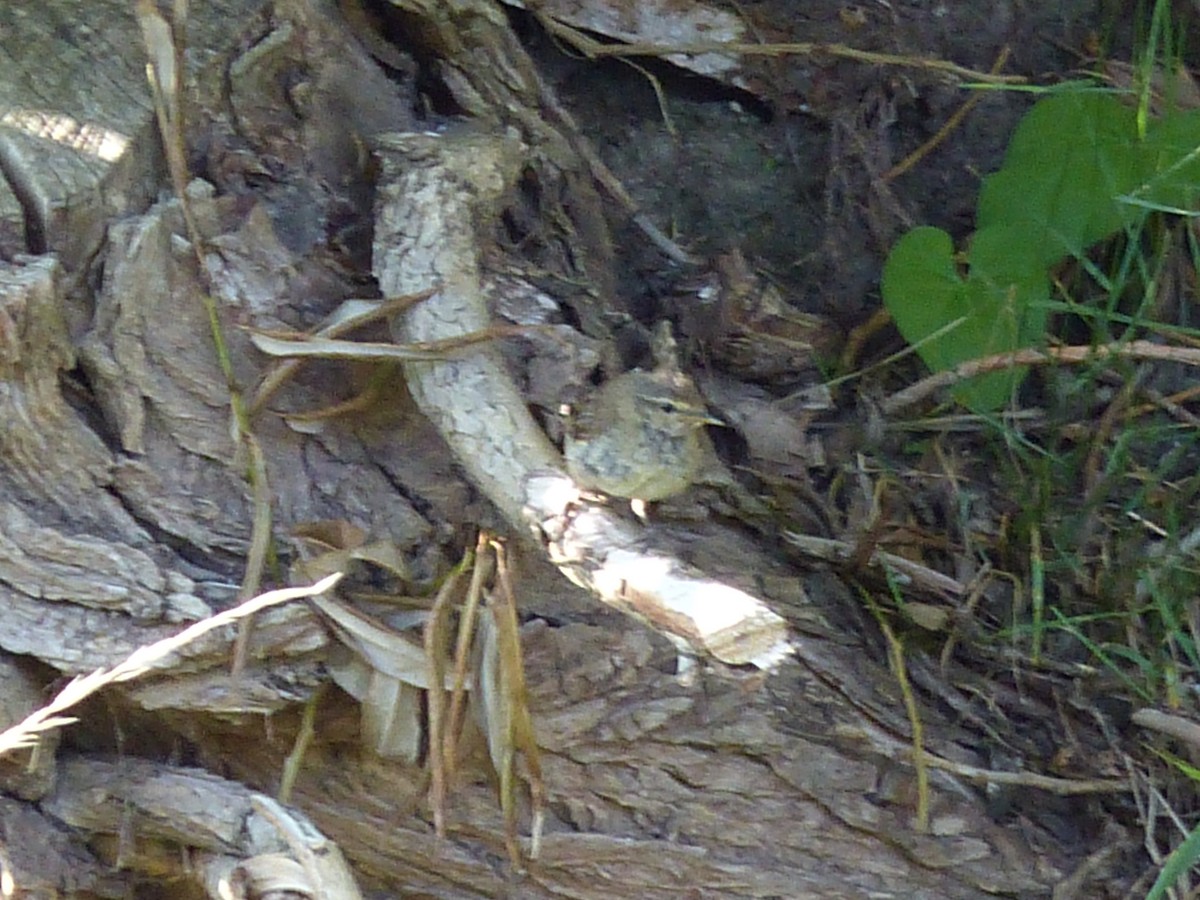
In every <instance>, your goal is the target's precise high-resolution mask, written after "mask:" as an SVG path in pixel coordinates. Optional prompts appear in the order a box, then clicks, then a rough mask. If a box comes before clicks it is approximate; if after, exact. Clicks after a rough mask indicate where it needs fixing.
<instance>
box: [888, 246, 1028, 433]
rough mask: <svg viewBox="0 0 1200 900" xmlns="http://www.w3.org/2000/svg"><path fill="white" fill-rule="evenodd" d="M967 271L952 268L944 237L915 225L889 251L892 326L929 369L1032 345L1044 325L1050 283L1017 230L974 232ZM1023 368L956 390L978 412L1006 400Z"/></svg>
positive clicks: (975, 380)
mask: <svg viewBox="0 0 1200 900" xmlns="http://www.w3.org/2000/svg"><path fill="white" fill-rule="evenodd" d="M971 260H972V264H971V270H970V274H969V275H968V276H967V277H966V278H963V277H962V276H960V275H959V273H958V272H957V270H956V268H955V265H954V245H953V243H952V242H951V240H950V236H949V235H947V234H946V233H945V232H944V231H941V230H940V229H937V228H928V227H926V228H916V229H913V230H912V231H910V232H908V234H906V235H904V237H902V238H901V239H900V240H899V241H898V242H897V244H896V246H895V247H893V248H892V252H891V254H890V255H889V256H888V260H887V264H886V265H885V266H884V271H883V299H884V303H885V304H886V306H887V308H888V310H889V311H890V312H891V314H892V318H893V319H894V320H895V322H896V327H897V328H899V329H900V333H901V334H902V335H904V338H905V339H906V340H907V341H908V342H909V343H910V344H912V345H913V346H914V347H915V348H916V350H917V353H918V354H919V355H920V356H921V358H922V359H923V360H924V361H925V363H926V364H927V365H928V366H929V367H930V368H931V369H933V370H934V371H944V370H947V369H951V368H953V367H954V366H956V365H958V364H959V363H961V362H964V361H966V360H969V359H976V358H978V357H982V356H990V355H992V354H996V353H1006V352H1009V351H1012V350H1016V349H1019V348H1021V347H1026V346H1029V345H1030V344H1033V343H1036V342H1037V341H1038V340H1039V339H1040V337H1041V335H1042V332H1043V330H1044V329H1045V323H1046V300H1047V299H1048V283H1047V278H1046V274H1045V267H1044V265H1043V264H1042V262H1041V261H1040V258H1039V255H1038V252H1037V248H1036V247H1033V246H1031V245H1030V244H1029V242H1028V240H1027V239H1026V232H1025V229H1023V228H1012V227H993V228H988V229H983V230H981V231H980V232H979V233H978V234H976V235H975V239H974V242H973V247H972V252H971ZM1024 377H1025V369H1024V368H1012V369H1006V370H1004V371H999V372H994V373H989V374H986V375H980V376H977V377H975V378H971V379H968V380H966V381H964V382H962V383H961V384H960V385H958V386H957V387H956V388H955V391H954V394H955V397H956V399H958V400H959V401H960V402H962V403H964V404H965V405H967V406H969V407H971V408H972V409H975V410H978V411H984V410H990V409H995V408H996V407H998V406H1001V405H1002V404H1004V403H1005V402H1006V401H1007V400H1008V399H1009V398H1010V397H1011V396H1012V393H1013V391H1014V390H1015V389H1016V388H1017V387H1018V386H1019V385H1020V382H1021V381H1022V380H1023V379H1024Z"/></svg>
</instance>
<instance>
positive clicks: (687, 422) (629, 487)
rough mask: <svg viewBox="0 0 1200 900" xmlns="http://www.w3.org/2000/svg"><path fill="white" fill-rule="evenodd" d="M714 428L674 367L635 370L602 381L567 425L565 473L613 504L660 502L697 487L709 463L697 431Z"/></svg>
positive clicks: (697, 396)
mask: <svg viewBox="0 0 1200 900" xmlns="http://www.w3.org/2000/svg"><path fill="white" fill-rule="evenodd" d="M721 424H723V423H722V422H721V420H720V419H715V418H713V417H712V416H710V415H709V414H708V412H707V410H706V409H705V408H704V399H703V398H702V397H701V396H700V392H699V391H698V390H696V386H695V384H693V383H692V380H691V379H690V378H688V377H687V376H686V375H684V374H683V373H682V372H680V371H678V370H677V369H676V368H674V367H663V368H658V369H654V370H652V371H648V372H647V371H642V370H639V369H634V370H633V371H631V372H626V373H625V374H623V375H618V376H617V377H616V378H613V379H610V380H609V381H607V382H605V383H604V385H603V386H602V387H601V388H600V390H599V391H597V392H596V394H595V395H594V396H593V397H592V398H591V401H590V402H589V403H588V404H587V405H586V406H585V407H584V408H583V409H582V410H581V411H580V413H579V415H578V417H577V418H576V420H575V421H574V422H573V423H572V427H571V428H570V429H569V433H568V434H567V436H566V440H565V443H564V448H563V449H564V452H565V455H566V459H567V472H568V473H570V475H571V477H572V478H574V479H575V481H576V482H577V483H578V484H579V485H580V486H582V487H585V488H590V489H592V490H597V491H603V492H604V493H606V494H611V495H613V496H614V497H627V498H629V499H631V500H640V501H654V500H663V499H665V498H667V497H671V496H674V495H675V494H678V493H680V492H682V491H683V490H685V489H686V488H687V487H688V486H689V485H690V484H692V483H693V482H694V481H696V480H697V478H698V476H699V475H700V473H701V471H702V470H703V469H704V468H705V467H706V465H707V462H708V457H707V455H706V453H705V446H706V445H705V444H704V442H703V440H702V436H701V434H700V430H701V428H703V427H704V426H705V425H721Z"/></svg>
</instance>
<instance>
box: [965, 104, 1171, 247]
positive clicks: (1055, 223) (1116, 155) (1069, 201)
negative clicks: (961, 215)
mask: <svg viewBox="0 0 1200 900" xmlns="http://www.w3.org/2000/svg"><path fill="white" fill-rule="evenodd" d="M1149 171H1150V170H1149V168H1148V165H1147V159H1146V155H1145V151H1144V148H1143V147H1142V146H1141V142H1140V141H1139V140H1138V133H1137V119H1136V111H1135V110H1134V109H1133V107H1132V106H1127V105H1124V104H1122V103H1121V102H1120V101H1119V100H1118V99H1117V98H1116V97H1114V96H1113V95H1111V94H1102V93H1097V92H1094V91H1086V92H1085V91H1069V92H1064V93H1061V94H1054V95H1052V96H1050V97H1047V98H1046V99H1044V100H1041V101H1039V102H1038V103H1037V105H1035V106H1034V107H1033V108H1032V109H1031V110H1030V111H1029V112H1028V113H1027V114H1026V115H1025V118H1024V119H1022V120H1021V124H1020V125H1019V126H1018V127H1017V130H1016V133H1015V134H1014V135H1013V137H1012V141H1011V142H1010V143H1009V145H1008V152H1007V153H1006V154H1005V157H1004V166H1003V168H1001V170H1000V171H999V172H997V173H995V174H994V175H990V176H988V177H987V178H986V179H984V183H983V187H982V189H981V190H980V194H979V206H978V214H977V218H976V223H977V225H978V227H979V228H981V229H982V228H987V227H988V226H991V225H1023V226H1024V227H1025V228H1026V229H1028V240H1029V242H1030V244H1031V245H1033V246H1036V247H1038V248H1040V251H1041V253H1040V255H1041V258H1042V261H1043V263H1044V264H1045V265H1046V266H1050V265H1053V264H1054V263H1056V262H1058V260H1060V259H1062V257H1064V256H1067V255H1074V256H1081V255H1082V254H1083V253H1084V252H1086V250H1087V248H1088V247H1090V246H1091V245H1092V244H1094V243H1096V242H1097V241H1099V240H1101V239H1103V238H1104V237H1106V236H1108V235H1110V234H1112V233H1113V232H1114V231H1116V230H1117V229H1118V228H1120V227H1122V225H1125V224H1127V223H1128V222H1129V221H1131V220H1132V218H1133V217H1134V216H1136V215H1137V213H1136V211H1135V210H1133V209H1132V208H1131V207H1129V206H1127V205H1123V204H1118V203H1116V202H1114V198H1116V197H1118V196H1120V195H1123V194H1127V193H1129V192H1130V191H1133V190H1134V189H1136V188H1137V187H1138V185H1140V184H1141V183H1142V182H1143V180H1144V179H1145V176H1146V174H1147V173H1148V172H1149Z"/></svg>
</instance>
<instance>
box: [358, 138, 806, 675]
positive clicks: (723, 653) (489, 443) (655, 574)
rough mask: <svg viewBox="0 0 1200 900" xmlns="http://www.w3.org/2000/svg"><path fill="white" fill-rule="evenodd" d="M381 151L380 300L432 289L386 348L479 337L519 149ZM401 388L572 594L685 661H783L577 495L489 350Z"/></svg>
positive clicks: (426, 367) (783, 638)
mask: <svg viewBox="0 0 1200 900" xmlns="http://www.w3.org/2000/svg"><path fill="white" fill-rule="evenodd" d="M379 145H380V146H379V151H380V160H381V176H380V184H379V194H378V201H377V202H378V206H377V210H376V217H375V247H374V260H375V263H374V265H375V274H376V277H377V278H378V279H379V285H380V288H381V289H382V291H383V292H384V294H385V295H388V296H392V295H399V294H409V293H416V292H417V291H420V290H424V289H427V288H429V287H431V286H434V285H436V286H437V287H438V290H437V292H436V293H435V294H434V295H433V296H432V297H431V298H430V299H429V300H427V301H425V302H424V303H422V304H419V305H418V306H416V307H415V308H414V309H412V310H410V311H409V312H407V313H406V314H405V315H404V316H402V317H397V318H396V319H395V320H393V322H392V334H393V336H394V337H395V338H396V339H397V340H400V341H406V342H407V341H438V340H445V339H447V338H453V337H459V336H462V335H464V334H469V333H471V332H474V331H479V330H481V329H484V328H487V327H488V324H489V315H488V311H487V305H486V303H485V301H484V290H483V285H482V278H483V274H482V272H481V269H480V251H479V240H480V237H479V235H480V233H481V230H482V229H486V228H487V227H488V226H489V224H490V223H491V222H492V221H493V220H494V219H495V218H496V216H497V215H498V213H499V211H500V209H501V207H502V204H503V200H504V198H505V196H506V194H507V192H508V190H509V188H510V186H511V185H513V184H514V183H515V180H516V178H517V175H518V173H519V171H520V168H521V165H522V162H523V159H524V157H525V156H526V155H527V151H526V149H525V147H524V146H523V145H522V144H521V143H520V141H518V140H517V139H515V138H513V137H511V136H504V137H502V136H498V135H487V134H471V135H456V136H447V137H439V136H436V135H428V134H420V135H418V134H410V135H387V136H383V137H381V139H380V142H379ZM405 376H406V378H407V379H408V384H409V388H410V391H411V393H412V395H413V398H414V400H415V401H416V403H417V405H418V407H419V408H420V409H421V411H422V413H424V414H425V415H426V416H427V417H428V418H429V419H430V421H431V422H433V424H434V426H435V427H436V428H437V429H438V431H439V432H440V433H441V434H442V436H443V438H444V439H445V440H446V442H447V444H449V446H450V447H451V448H452V450H453V452H454V453H455V455H456V457H457V458H458V461H459V462H460V463H461V465H462V467H463V469H464V470H465V471H466V473H467V475H468V476H469V477H470V478H471V480H472V481H473V482H474V483H475V485H476V486H477V487H479V489H480V490H481V491H483V493H484V494H485V495H486V496H487V497H488V498H489V499H491V501H492V502H493V503H494V504H495V505H496V507H497V508H498V509H499V510H500V512H501V513H502V514H503V516H504V517H505V519H506V520H507V521H508V523H509V524H510V525H511V526H512V527H513V528H514V529H517V530H518V531H525V529H527V528H529V527H530V526H531V525H532V526H533V528H534V531H535V534H536V535H537V537H538V539H539V541H541V542H542V543H543V545H545V546H546V547H547V550H548V552H549V554H550V557H551V559H552V560H553V561H554V562H555V564H556V565H558V566H559V568H560V569H562V571H563V572H564V573H565V574H566V575H567V576H568V577H569V578H571V579H572V580H573V581H575V582H576V583H578V584H581V585H583V586H584V587H587V588H589V589H590V590H592V591H593V592H594V593H595V594H596V595H597V596H598V597H599V598H600V599H601V600H603V601H604V602H605V603H609V604H611V605H613V606H616V607H617V608H619V609H621V610H623V611H625V612H627V613H630V614H632V615H635V616H636V617H637V618H639V619H641V620H642V621H644V622H647V623H649V624H651V625H652V626H653V627H654V628H655V629H657V630H659V631H661V632H662V633H663V634H665V635H667V636H668V637H669V638H671V639H672V640H673V641H674V642H675V643H676V645H677V646H679V647H681V648H682V649H684V650H685V651H687V652H688V653H692V654H696V655H699V656H711V657H714V658H716V659H718V660H720V661H722V662H726V663H730V664H734V665H739V664H753V665H756V666H758V667H760V668H764V669H769V668H771V667H773V666H774V665H775V664H776V663H777V662H778V661H780V660H781V659H782V658H784V657H785V656H786V655H787V653H788V651H789V645H788V639H787V623H786V621H785V620H784V619H783V618H781V617H780V616H778V615H776V614H775V613H774V612H772V611H771V610H770V609H768V608H767V607H766V606H765V605H764V604H763V603H762V602H761V601H760V600H758V599H757V598H755V597H752V596H750V595H749V594H746V593H744V592H742V591H740V590H737V589H735V588H733V587H730V586H728V585H724V584H720V583H719V582H716V581H713V580H711V579H708V578H705V577H704V576H702V575H699V574H697V573H696V572H695V571H694V570H692V569H690V568H688V567H687V566H685V565H683V564H682V563H681V562H679V561H678V560H675V559H673V558H672V557H670V556H669V555H666V554H662V553H654V552H651V551H649V550H647V549H646V544H647V540H646V537H643V535H642V533H639V532H635V531H634V530H633V529H632V528H631V526H629V525H628V524H626V523H624V522H623V521H622V520H621V519H619V518H618V517H617V516H615V515H613V514H612V513H611V512H610V511H608V510H606V509H605V508H604V507H602V506H599V505H596V504H594V503H592V502H591V501H590V500H588V499H586V498H585V497H584V496H583V495H582V494H581V492H580V491H579V489H578V488H577V487H576V486H575V485H574V483H573V482H572V481H571V480H570V479H569V478H568V477H567V476H566V475H565V474H564V473H563V471H562V461H561V457H560V456H559V454H558V452H557V451H556V450H555V448H554V447H553V446H552V445H551V444H550V442H549V440H548V439H547V438H546V436H545V434H544V433H543V432H542V430H541V429H540V428H539V427H538V426H537V424H536V423H535V422H534V420H533V417H532V416H531V415H530V414H529V410H528V409H527V408H526V406H525V402H524V400H523V399H522V397H521V395H520V393H519V392H518V391H517V389H516V386H515V385H514V384H513V383H512V380H511V379H510V378H509V376H508V373H507V371H506V369H505V367H504V365H503V362H502V361H501V360H500V358H499V356H498V354H497V353H496V352H495V350H493V349H491V348H481V349H480V350H479V351H478V352H477V353H473V354H471V355H466V356H462V357H460V358H455V359H447V360H442V361H438V362H410V363H406V364H405ZM646 536H647V537H652V533H649V532H648V533H646ZM714 616H715V618H713V617H714Z"/></svg>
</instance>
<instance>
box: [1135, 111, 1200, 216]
mask: <svg viewBox="0 0 1200 900" xmlns="http://www.w3.org/2000/svg"><path fill="white" fill-rule="evenodd" d="M1145 145H1146V146H1145V156H1146V160H1147V164H1146V180H1145V181H1144V182H1143V183H1141V184H1139V185H1138V186H1137V187H1136V188H1133V189H1132V190H1131V196H1130V197H1129V198H1126V199H1132V200H1134V201H1135V202H1137V201H1141V202H1144V203H1146V204H1148V205H1151V206H1153V207H1155V208H1159V209H1170V210H1173V211H1178V212H1186V213H1189V214H1192V215H1194V214H1195V212H1194V209H1195V205H1196V204H1195V200H1196V196H1197V193H1198V191H1200V110H1196V109H1192V110H1186V111H1179V110H1176V111H1173V112H1169V113H1168V114H1167V115H1165V116H1163V117H1162V118H1161V119H1159V120H1158V121H1156V122H1154V124H1153V125H1152V126H1151V127H1150V129H1149V131H1148V133H1147V135H1146V142H1145Z"/></svg>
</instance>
